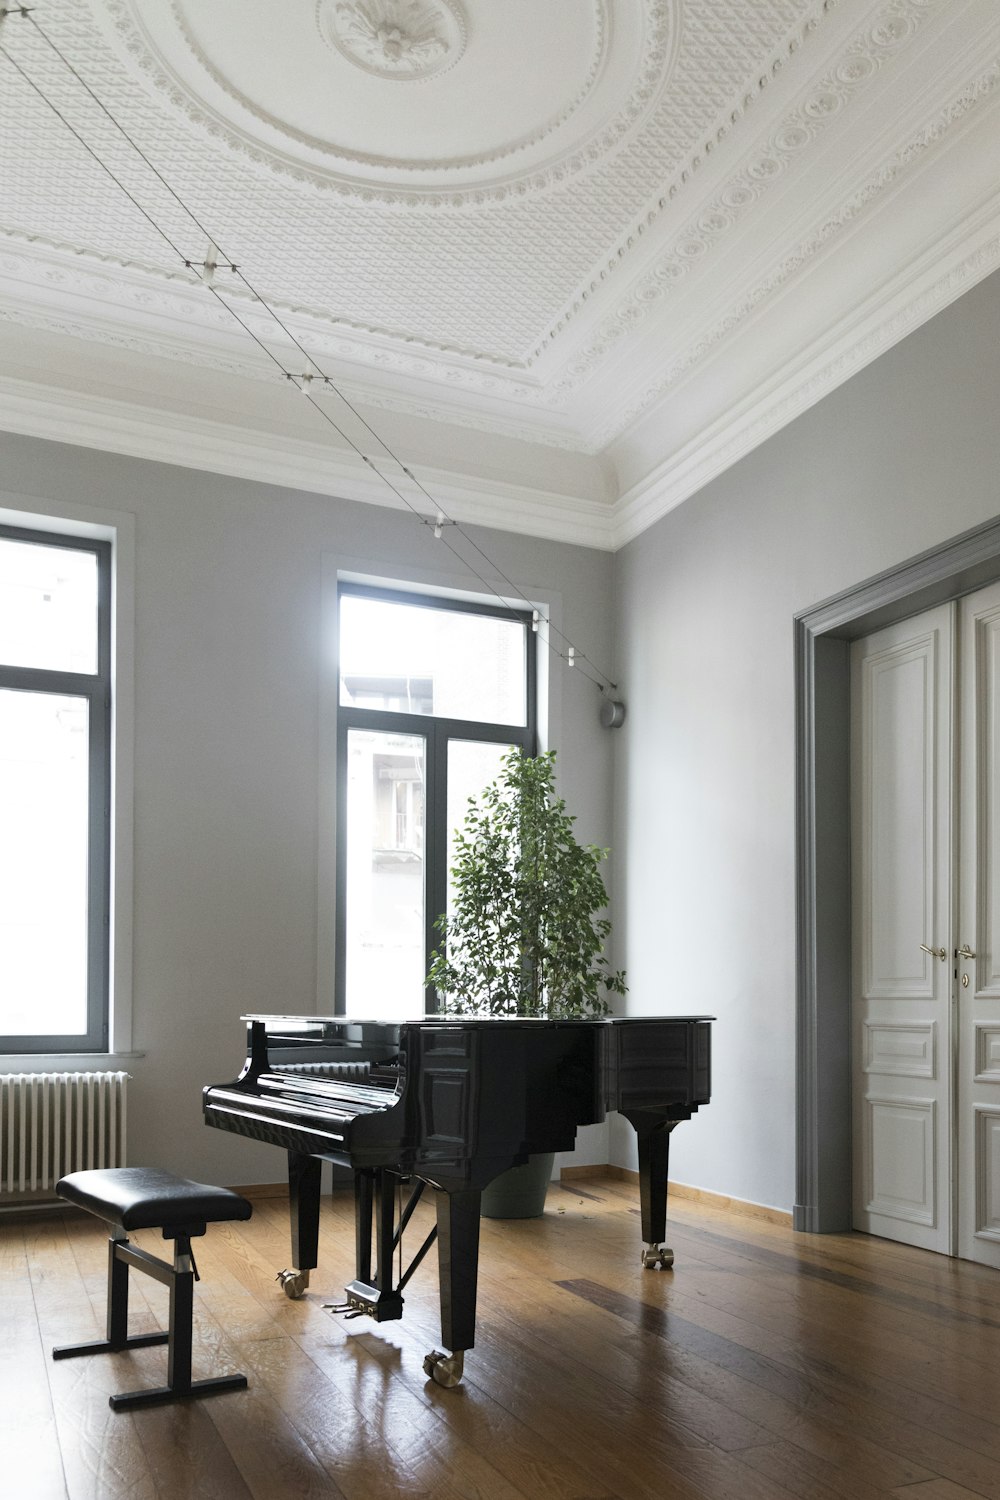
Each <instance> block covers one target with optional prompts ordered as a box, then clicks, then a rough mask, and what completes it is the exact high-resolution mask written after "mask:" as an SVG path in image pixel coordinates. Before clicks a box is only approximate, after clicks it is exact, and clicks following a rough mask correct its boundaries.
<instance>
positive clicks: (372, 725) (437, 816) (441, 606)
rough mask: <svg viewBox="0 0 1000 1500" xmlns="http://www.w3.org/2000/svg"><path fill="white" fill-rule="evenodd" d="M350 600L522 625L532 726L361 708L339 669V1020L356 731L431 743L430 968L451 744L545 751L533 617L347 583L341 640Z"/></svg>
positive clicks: (443, 891)
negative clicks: (344, 693) (351, 739)
mask: <svg viewBox="0 0 1000 1500" xmlns="http://www.w3.org/2000/svg"><path fill="white" fill-rule="evenodd" d="M345 595H355V596H362V597H364V598H367V599H378V600H382V601H383V602H385V603H389V604H405V605H410V606H413V607H417V608H422V609H433V610H439V611H450V612H452V613H455V614H463V615H470V614H471V615H485V616H487V617H490V618H493V619H499V620H516V621H517V622H518V623H519V624H520V625H521V626H522V628H523V638H524V666H525V700H526V701H525V722H524V724H502V723H483V722H481V721H479V720H475V719H457V718H446V717H443V716H440V715H437V714H422V713H405V712H403V711H401V710H396V709H383V708H356V707H351V706H350V705H345V704H342V703H341V702H340V663H339V661H338V663H337V841H336V844H337V847H336V870H337V887H336V918H335V920H336V927H335V941H334V1014H335V1015H347V1014H348V1013H349V1012H348V1010H347V995H346V970H347V930H346V909H347V742H348V734H349V731H350V730H352V729H375V730H381V731H386V730H388V731H390V732H395V733H399V734H413V735H419V736H420V737H421V738H422V739H423V740H424V741H425V742H426V752H425V753H426V763H425V771H424V827H425V846H424V860H423V874H424V960H425V972H426V970H427V969H428V968H429V967H430V955H431V951H432V949H433V948H434V947H435V946H436V945H437V943H438V942H439V941H440V939H439V937H438V934H437V932H436V931H435V928H434V923H435V921H436V920H437V918H438V917H439V916H440V914H441V913H442V912H443V911H444V910H445V908H446V906H447V901H448V844H449V837H450V833H451V830H450V829H449V828H448V826H447V809H448V746H449V744H450V743H451V741H453V740H465V741H468V740H478V741H481V742H484V743H488V744H498V745H504V746H508V745H516V746H517V747H518V748H519V749H520V750H521V752H522V753H523V754H525V755H536V754H537V753H538V650H537V634H536V632H535V630H534V629H533V625H532V622H533V611H532V609H531V607H530V606H526V607H525V608H523V609H518V608H515V607H514V606H511V605H505V604H501V603H497V604H487V603H482V602H480V601H478V600H470V599H463V598H462V597H461V596H460V595H439V594H426V593H420V592H416V591H414V592H411V591H410V590H408V589H396V588H387V587H379V586H376V585H372V584H362V583H354V582H345V581H342V582H341V583H339V584H338V588H337V619H338V638H339V619H340V601H341V599H342V598H344V596H345ZM424 1005H425V1012H426V1014H427V1015H435V1014H437V1013H438V1011H439V1009H440V1007H439V1004H438V996H437V992H436V990H435V989H434V988H433V986H428V987H427V988H426V990H425V993H424Z"/></svg>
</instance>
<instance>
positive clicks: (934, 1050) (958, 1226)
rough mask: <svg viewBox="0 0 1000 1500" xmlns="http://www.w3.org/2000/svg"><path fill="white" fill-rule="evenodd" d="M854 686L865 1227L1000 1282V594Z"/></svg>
mask: <svg viewBox="0 0 1000 1500" xmlns="http://www.w3.org/2000/svg"><path fill="white" fill-rule="evenodd" d="M851 678H852V681H851V716H852V764H851V806H852V829H851V834H852V838H851V848H852V889H853V912H852V931H853V944H852V946H853V981H852V984H853V996H852V1030H853V1035H852V1052H853V1096H854V1105H853V1111H854V1119H853V1137H854V1163H853V1173H854V1224H855V1228H857V1229H862V1230H866V1231H868V1232H869V1233H872V1234H878V1235H883V1236H886V1237H887V1238H890V1239H895V1240H902V1241H904V1242H906V1243H907V1244H911V1245H920V1246H923V1247H925V1248H927V1249H930V1250H938V1251H941V1252H942V1253H944V1254H947V1255H959V1256H962V1257H963V1258H964V1259H967V1260H977V1261H982V1262H984V1263H985V1264H987V1265H993V1266H1000V761H998V757H1000V585H991V586H990V587H989V588H987V589H983V590H981V591H980V592H978V593H976V594H973V595H969V596H968V597H967V598H965V599H962V600H960V601H958V602H956V603H951V604H945V605H941V606H939V607H938V608H936V609H933V610H929V611H928V612H927V613H925V614H922V615H920V616H918V617H916V618H913V619H910V620H906V621H903V622H901V623H899V624H897V625H893V626H891V627H889V628H888V629H886V630H883V631H880V632H879V633H878V634H876V635H872V636H869V637H867V638H866V639H865V640H863V641H858V642H856V643H855V645H854V646H853V647H852V664H851Z"/></svg>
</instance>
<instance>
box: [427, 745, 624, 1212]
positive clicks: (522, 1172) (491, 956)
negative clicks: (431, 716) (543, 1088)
mask: <svg viewBox="0 0 1000 1500" xmlns="http://www.w3.org/2000/svg"><path fill="white" fill-rule="evenodd" d="M574 822H575V819H574V818H573V817H572V816H571V815H570V814H569V813H567V811H566V804H565V802H564V801H563V799H562V798H561V797H558V796H557V795H556V792H555V751H554V750H550V751H548V752H546V753H545V754H544V755H539V756H526V755H523V754H522V753H521V752H520V751H519V750H517V749H514V750H511V751H510V752H509V753H508V754H507V755H505V756H504V758H503V761H502V763H501V770H500V774H499V775H498V776H497V778H496V780H495V781H493V782H491V784H490V785H489V786H487V787H486V788H485V789H484V790H483V791H482V792H481V793H480V794H479V796H478V797H471V798H470V799H469V806H468V811H467V813H466V816H465V821H464V823H463V825H462V827H461V828H459V829H458V830H457V831H456V833H455V838H454V862H453V866H452V903H451V910H450V911H449V912H448V913H445V914H443V915H442V916H439V917H438V919H437V921H436V922H435V924H434V925H435V928H436V929H437V931H438V932H439V933H440V936H441V946H440V947H438V948H437V949H435V950H434V952H433V954H432V955H431V957H432V962H431V967H430V972H429V973H428V975H427V983H428V984H432V985H433V986H434V987H435V989H436V990H437V994H438V998H439V1002H440V1005H441V1009H442V1011H443V1013H444V1014H445V1015H466V1016H487V1017H517V1016H539V1017H549V1018H552V1017H596V1016H604V1015H607V1014H608V1011H609V1009H610V1007H609V1003H608V999H607V996H608V995H609V994H617V995H623V994H624V993H625V976H624V974H623V973H622V972H621V971H614V970H612V969H611V967H610V965H609V963H608V960H607V959H606V957H605V956H604V945H605V942H606V940H607V938H608V936H609V934H610V932H611V923H610V921H608V919H607V917H605V916H602V915H601V913H602V912H603V911H604V909H605V908H606V906H607V900H608V898H607V892H606V891H605V888H604V881H603V879H602V877H601V870H600V866H601V863H602V862H603V860H605V859H606V858H607V854H608V851H607V850H606V849H600V848H598V847H596V846H595V845H593V844H589V845H582V844H580V843H579V842H578V841H577V839H576V836H575V834H574V832H573V824H574ZM533 1160H535V1161H536V1165H535V1170H534V1176H535V1177H541V1189H540V1199H539V1194H538V1191H537V1189H536V1192H535V1195H534V1203H533V1204H531V1205H525V1206H523V1207H520V1208H518V1207H516V1206H515V1207H513V1208H512V1207H511V1206H510V1201H509V1199H510V1189H511V1185H512V1181H513V1183H514V1184H515V1185H516V1184H517V1183H518V1181H519V1180H521V1181H523V1179H524V1178H525V1177H529V1176H531V1175H532V1174H530V1173H528V1172H527V1171H526V1169H525V1168H523V1167H514V1168H512V1169H511V1172H509V1173H505V1174H504V1176H503V1177H501V1178H499V1179H497V1182H496V1183H495V1184H491V1186H490V1187H489V1188H487V1190H486V1192H485V1193H484V1195H483V1197H484V1206H483V1212H484V1213H485V1214H486V1215H487V1216H488V1217H495V1218H499V1217H504V1218H507V1217H528V1216H534V1215H537V1214H539V1213H541V1212H542V1209H543V1207H544V1202H545V1186H546V1184H547V1183H548V1179H549V1177H550V1176H551V1172H552V1156H551V1155H549V1156H548V1157H547V1158H543V1159H542V1160H541V1161H540V1162H539V1161H537V1159H533ZM546 1162H547V1165H546ZM529 1165H531V1164H530V1163H529ZM505 1179H507V1180H506V1181H505Z"/></svg>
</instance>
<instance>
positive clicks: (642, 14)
mask: <svg viewBox="0 0 1000 1500" xmlns="http://www.w3.org/2000/svg"><path fill="white" fill-rule="evenodd" d="M90 4H91V6H92V9H93V12H94V15H95V18H96V19H97V20H98V21H99V22H101V24H102V26H103V28H104V31H105V35H107V36H108V37H109V39H111V40H112V41H113V42H114V43H115V44H116V47H117V50H118V52H119V56H120V57H121V58H122V60H123V61H125V62H127V64H128V66H129V67H130V69H131V70H132V71H133V73H134V74H135V75H136V76H137V77H139V78H141V80H142V82H143V86H144V87H145V88H147V89H151V90H153V91H154V92H155V93H156V94H157V95H158V96H159V97H160V99H161V101H163V102H165V103H167V104H168V106H169V107H170V108H171V109H173V110H175V111H176V110H179V111H180V112H181V114H182V115H183V117H184V119H185V123H186V125H187V126H190V125H194V126H195V127H196V128H199V129H200V130H201V131H202V133H203V135H204V136H205V137H206V138H207V139H210V140H211V141H212V142H213V143H215V144H218V143H220V142H221V143H224V144H225V145H227V146H229V147H230V148H231V149H232V150H233V151H234V152H235V153H237V154H238V155H239V156H240V157H241V158H243V159H244V160H247V159H249V160H252V161H253V162H255V163H256V164H258V165H259V166H262V167H265V168H269V169H270V170H272V171H273V172H275V173H277V174H279V175H281V176H283V177H286V178H291V179H293V180H294V181H296V182H299V183H310V184H312V185H314V186H316V187H319V188H322V189H324V190H333V191H335V192H338V193H341V194H343V195H345V196H347V197H350V198H353V199H355V200H360V201H362V202H366V203H386V204H393V205H396V204H402V205H408V204H415V203H424V204H429V205H431V206H437V205H447V206H461V205H463V204H471V205H474V206H475V205H479V204H483V203H493V202H502V201H504V200H509V199H518V200H520V199H523V198H524V196H525V195H526V194H529V193H530V194H534V193H536V192H540V191H545V190H547V189H549V188H551V187H553V186H559V185H562V184H565V183H566V182H567V181H568V180H571V179H572V178H574V177H576V176H578V175H580V174H583V173H586V172H588V171H590V170H592V169H593V168H594V166H595V165H596V164H598V163H600V162H601V161H604V160H608V159H609V158H610V157H612V156H613V155H614V153H615V152H616V151H617V150H619V149H620V148H621V146H622V145H623V143H625V142H626V141H628V140H630V139H632V138H634V137H635V136H636V135H637V134H638V133H639V131H641V129H642V128H643V125H644V123H645V122H646V121H647V119H648V118H649V117H650V115H651V114H652V112H653V111H654V110H655V109H656V107H657V105H658V103H659V102H660V100H661V99H662V97H663V95H664V92H665V91H666V90H667V88H668V87H669V82H670V77H671V72H672V68H673V63H674V59H675V57H676V54H677V49H678V46H679V43H680V37H681V0H631V3H630V4H629V5H628V7H627V8H626V9H623V10H621V11H619V10H617V9H615V10H614V16H613V24H612V8H613V0H545V4H544V5H539V3H538V0H503V3H502V4H500V3H498V0H312V3H311V4H309V3H306V4H302V3H298V4H296V5H295V6H291V5H286V4H281V5H276V4H275V3H273V0H213V3H212V4H211V5H208V6H206V5H204V4H199V3H198V0H90ZM320 40H321V41H322V43H323V45H317V43H318V42H319V41H320ZM401 82H403V83H411V84H419V85H420V87H419V88H406V89H400V88H397V87H395V86H394V85H396V84H399V83H401Z"/></svg>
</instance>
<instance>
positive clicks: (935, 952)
mask: <svg viewBox="0 0 1000 1500" xmlns="http://www.w3.org/2000/svg"><path fill="white" fill-rule="evenodd" d="M920 951H921V953H929V954H930V956H931V958H940V959H945V958H947V957H948V954H947V953H946V952H945V950H944V948H928V946H927V944H926V943H921V944H920Z"/></svg>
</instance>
